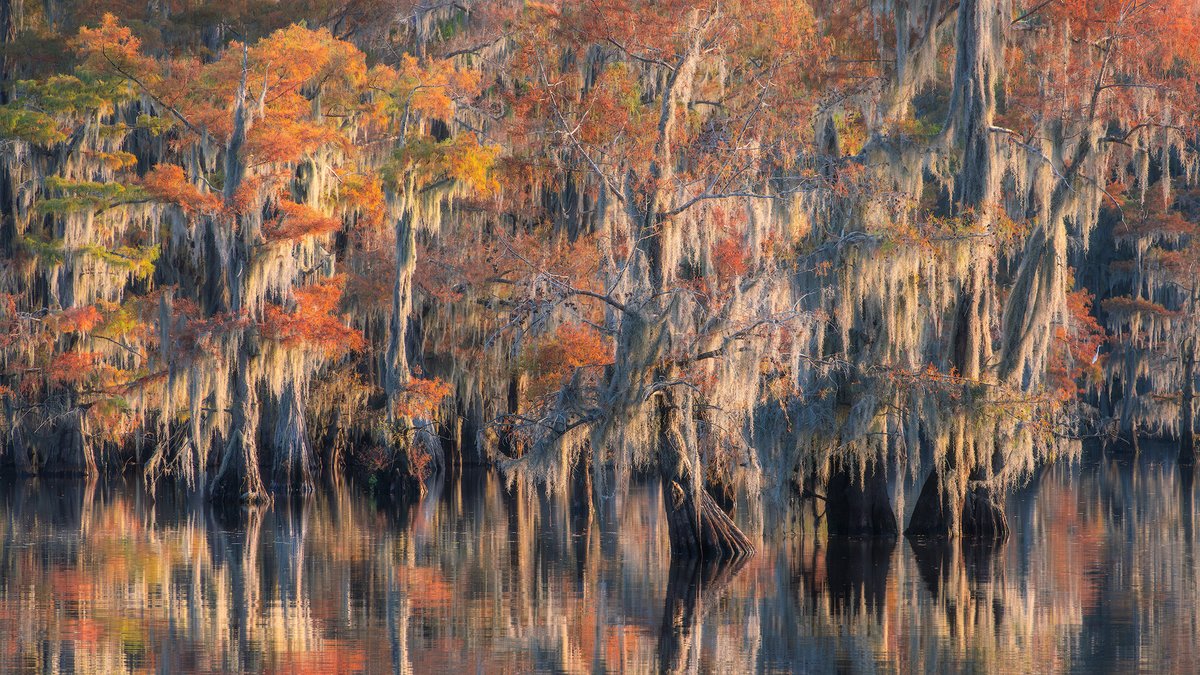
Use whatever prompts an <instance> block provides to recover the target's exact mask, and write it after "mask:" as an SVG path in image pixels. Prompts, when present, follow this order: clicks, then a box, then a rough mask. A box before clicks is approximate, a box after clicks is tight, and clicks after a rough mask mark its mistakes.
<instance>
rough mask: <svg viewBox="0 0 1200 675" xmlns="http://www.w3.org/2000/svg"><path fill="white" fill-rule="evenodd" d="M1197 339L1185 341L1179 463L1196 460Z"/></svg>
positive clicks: (1188, 463)
mask: <svg viewBox="0 0 1200 675" xmlns="http://www.w3.org/2000/svg"><path fill="white" fill-rule="evenodd" d="M1195 398H1196V339H1195V338H1190V339H1188V340H1186V341H1184V343H1183V391H1182V393H1181V395H1180V401H1179V463H1180V464H1185V465H1189V466H1190V465H1192V464H1195V462H1196V435H1195V434H1196V429H1195V426H1194V424H1195V410H1196V408H1195Z"/></svg>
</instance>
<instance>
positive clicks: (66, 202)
mask: <svg viewBox="0 0 1200 675" xmlns="http://www.w3.org/2000/svg"><path fill="white" fill-rule="evenodd" d="M46 190H47V191H48V192H50V193H51V194H54V195H55V196H53V197H49V198H46V199H42V200H40V201H39V202H38V203H37V209H38V211H40V212H41V213H55V214H64V213H72V212H76V211H97V210H101V209H106V208H111V207H113V206H118V205H120V204H128V203H131V202H137V201H142V200H144V199H146V194H145V192H144V191H143V190H142V189H141V188H138V187H130V186H127V185H124V184H123V183H117V182H112V183H99V182H95V181H70V180H67V179H65V178H62V177H61V176H47V177H46Z"/></svg>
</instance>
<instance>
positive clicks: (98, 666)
mask: <svg viewBox="0 0 1200 675" xmlns="http://www.w3.org/2000/svg"><path fill="white" fill-rule="evenodd" d="M1194 491H1195V489H1194V487H1193V484H1192V482H1191V481H1190V480H1189V479H1188V478H1187V477H1186V476H1184V475H1182V474H1181V472H1180V470H1179V468H1178V467H1177V466H1175V464H1174V461H1173V459H1172V455H1171V452H1170V451H1169V450H1167V449H1162V448H1157V449H1156V448H1153V447H1148V448H1145V449H1143V452H1142V454H1141V455H1140V456H1139V457H1136V458H1133V457H1128V456H1104V455H1103V454H1101V453H1100V452H1098V451H1095V450H1093V451H1088V452H1085V453H1084V455H1083V458H1082V459H1081V460H1079V461H1078V462H1075V463H1073V464H1069V465H1068V464H1058V465H1052V466H1048V467H1046V468H1045V469H1044V470H1043V471H1041V472H1039V474H1038V475H1037V476H1035V477H1034V478H1033V479H1032V480H1031V481H1030V483H1029V484H1028V485H1027V486H1026V487H1025V488H1023V489H1021V490H1020V491H1019V492H1017V493H1016V494H1013V495H1012V496H1011V498H1010V499H1009V506H1008V513H1009V518H1010V524H1011V526H1012V530H1013V532H1012V537H1011V538H1010V539H1009V541H1008V542H1007V543H1005V544H1003V545H1000V546H992V547H983V546H973V545H962V544H950V545H947V544H945V543H921V542H911V541H909V540H906V539H900V540H898V541H895V542H888V541H874V540H829V539H827V538H825V537H824V536H823V535H822V536H818V535H815V534H813V532H812V529H811V528H812V524H811V515H806V516H793V517H791V518H790V519H787V520H783V521H779V522H771V521H769V520H768V522H766V523H765V524H763V523H759V524H754V523H750V524H749V525H748V527H747V531H748V532H749V533H750V534H751V536H752V537H753V538H755V540H756V541H757V542H759V545H760V551H759V553H758V554H757V555H755V556H754V557H753V558H751V559H750V560H748V561H746V562H745V563H743V564H741V565H740V566H724V567H712V566H708V567H697V566H683V565H681V566H676V567H674V568H672V566H671V564H670V558H669V550H668V542H667V533H666V523H665V520H664V516H663V514H662V507H661V503H660V499H661V496H660V494H659V490H658V487H657V485H656V484H650V485H641V486H635V487H633V488H631V489H630V490H629V492H628V493H627V494H622V495H618V496H616V497H614V498H611V499H608V500H605V502H604V505H603V507H602V512H601V513H598V514H597V515H596V517H595V518H594V519H592V520H591V521H590V524H589V519H588V518H587V511H586V508H584V509H581V508H580V507H579V506H578V505H577V504H575V505H573V504H572V502H571V500H570V499H568V498H565V497H564V498H553V497H551V498H547V497H545V496H542V495H539V494H537V493H534V492H530V491H523V490H520V489H509V488H507V487H506V485H505V483H504V481H503V480H502V479H501V478H500V477H499V476H497V475H496V474H494V473H491V472H483V471H480V472H470V471H469V470H468V472H467V473H466V474H464V475H461V476H456V475H451V476H449V477H447V479H446V480H445V481H443V483H442V484H441V485H440V486H439V487H438V489H436V490H435V491H434V492H432V493H430V494H429V495H427V496H426V498H425V499H423V500H421V501H419V502H416V503H409V504H396V503H381V502H379V501H377V500H373V499H372V498H371V497H370V496H369V495H367V494H364V493H363V492H362V491H359V490H354V489H351V488H347V487H341V488H329V489H327V490H323V491H321V492H319V493H318V494H316V495H314V496H313V497H311V498H309V499H307V500H305V501H303V502H297V503H294V504H289V503H287V502H283V501H277V502H276V504H275V505H274V506H273V507H271V508H269V509H262V510H258V511H247V512H242V513H240V514H235V515H234V516H232V517H230V516H222V515H220V514H218V513H216V512H214V511H213V510H212V509H209V508H206V507H204V506H197V505H194V504H191V503H190V502H184V501H181V500H179V499H176V498H173V497H171V496H169V495H164V494H161V493H160V494H159V497H158V499H157V500H154V499H151V497H150V495H149V494H147V493H146V492H145V491H144V490H143V489H141V488H140V487H139V484H138V483H137V482H136V481H129V482H107V483H105V482H101V483H91V484H88V483H84V482H80V481H65V480H64V481H56V480H46V479H42V480H24V481H21V480H15V481H14V480H10V481H6V482H4V483H3V484H0V528H2V533H0V534H2V536H0V671H2V672H87V673H113V672H125V671H142V672H276V673H293V672H311V673H336V672H371V673H409V672H413V673H440V672H449V673H476V672H480V673H493V672H496V673H499V672H503V673H515V672H605V671H607V672H618V671H626V672H657V671H660V670H677V671H689V672H715V673H734V672H755V671H767V672H833V671H842V672H879V671H882V672H897V671H899V672H920V671H974V672H1047V671H1052V670H1067V671H1078V672H1087V673H1094V672H1134V671H1139V670H1140V671H1145V672H1156V673H1157V672H1193V670H1194V669H1195V668H1198V667H1200V665H1198V664H1200V644H1198V643H1200V587H1198V583H1197V582H1198V578H1200V575H1198V568H1197V556H1196V548H1197V542H1196V525H1195V522H1194V515H1193V511H1194V504H1195V502H1194V497H1193V494H1194ZM804 511H805V512H807V511H808V508H807V507H805V509H804ZM737 516H738V517H737V519H738V521H739V522H741V523H746V522H747V521H753V520H755V519H754V518H748V517H747V515H746V514H745V513H743V512H739V513H738V514H737Z"/></svg>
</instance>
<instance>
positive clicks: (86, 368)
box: [46, 350, 101, 384]
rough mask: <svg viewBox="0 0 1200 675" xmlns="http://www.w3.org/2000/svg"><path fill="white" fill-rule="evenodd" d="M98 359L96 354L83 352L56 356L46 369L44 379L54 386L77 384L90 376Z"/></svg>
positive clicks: (99, 356) (64, 353)
mask: <svg viewBox="0 0 1200 675" xmlns="http://www.w3.org/2000/svg"><path fill="white" fill-rule="evenodd" d="M100 358H101V355H100V354H99V353H98V352H89V351H83V350H79V351H71V352H63V353H62V354H56V355H55V356H54V358H53V359H51V361H50V367H49V368H47V369H46V377H47V378H49V380H50V381H51V382H52V383H54V384H79V383H80V382H83V381H84V380H86V379H88V377H89V376H91V375H92V373H93V372H94V371H95V369H96V366H97V365H98V364H99V363H100Z"/></svg>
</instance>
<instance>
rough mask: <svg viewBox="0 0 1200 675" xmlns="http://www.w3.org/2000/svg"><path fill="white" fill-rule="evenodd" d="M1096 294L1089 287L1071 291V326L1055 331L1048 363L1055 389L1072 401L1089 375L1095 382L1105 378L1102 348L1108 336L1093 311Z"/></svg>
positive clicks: (1050, 379) (1069, 310)
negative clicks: (1102, 364) (1101, 365)
mask: <svg viewBox="0 0 1200 675" xmlns="http://www.w3.org/2000/svg"><path fill="white" fill-rule="evenodd" d="M1092 302H1093V297H1092V294H1091V293H1089V292H1087V291H1086V290H1077V291H1072V292H1071V293H1069V294H1067V311H1068V313H1069V316H1068V321H1067V325H1065V326H1059V327H1058V328H1057V329H1056V330H1055V335H1054V337H1055V341H1054V345H1053V347H1052V348H1051V351H1050V362H1049V364H1048V366H1047V369H1048V373H1049V383H1050V388H1051V390H1052V391H1053V392H1054V393H1055V394H1056V395H1057V396H1058V397H1059V398H1060V399H1061V400H1070V399H1071V398H1074V397H1075V396H1076V394H1077V393H1082V391H1083V390H1082V388H1081V387H1079V384H1081V381H1083V380H1084V379H1085V378H1086V379H1088V380H1090V381H1091V382H1093V383H1095V382H1098V381H1099V378H1100V377H1101V372H1100V363H1101V355H1100V347H1101V345H1103V344H1104V341H1105V340H1106V339H1107V335H1106V333H1105V332H1104V328H1102V327H1101V326H1100V324H1099V322H1097V321H1096V317H1095V316H1094V315H1093V313H1092Z"/></svg>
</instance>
